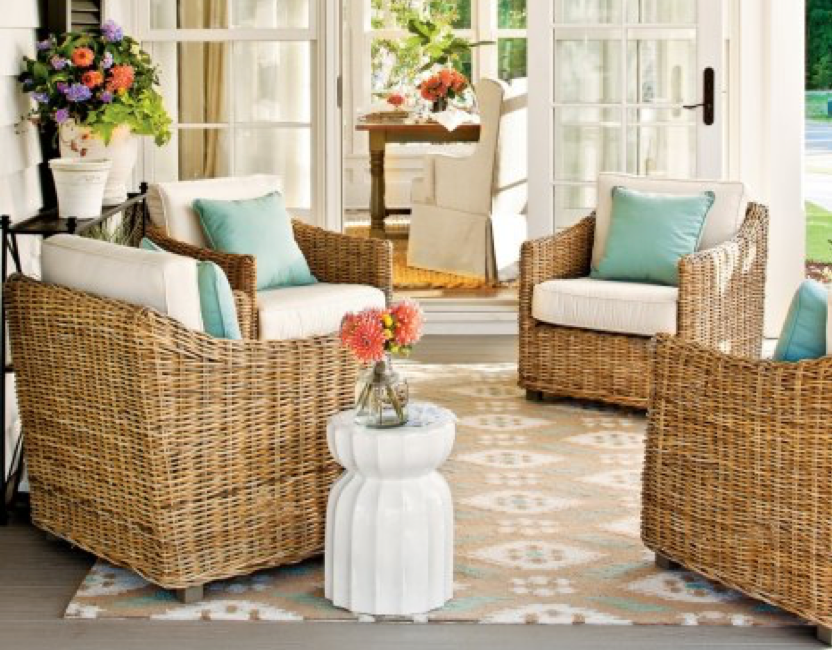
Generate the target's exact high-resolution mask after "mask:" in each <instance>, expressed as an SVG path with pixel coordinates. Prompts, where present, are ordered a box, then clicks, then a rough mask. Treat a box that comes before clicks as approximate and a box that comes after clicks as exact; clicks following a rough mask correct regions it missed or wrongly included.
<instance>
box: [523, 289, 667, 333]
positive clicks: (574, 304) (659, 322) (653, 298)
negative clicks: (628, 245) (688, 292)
mask: <svg viewBox="0 0 832 650" xmlns="http://www.w3.org/2000/svg"><path fill="white" fill-rule="evenodd" d="M678 302H679V289H678V288H677V287H666V286H660V285H655V284H641V283H637V282H613V281H609V280H593V279H591V278H578V279H575V280H550V281H549V282H543V283H542V284H539V285H537V286H536V287H535V288H534V294H533V296H532V316H534V318H535V319H537V320H539V321H543V322H544V323H550V324H552V325H563V326H564V327H577V328H581V329H588V330H598V331H602V332H615V333H618V334H634V335H637V336H653V335H654V334H658V333H659V332H667V333H669V334H675V333H676V311H677V304H678Z"/></svg>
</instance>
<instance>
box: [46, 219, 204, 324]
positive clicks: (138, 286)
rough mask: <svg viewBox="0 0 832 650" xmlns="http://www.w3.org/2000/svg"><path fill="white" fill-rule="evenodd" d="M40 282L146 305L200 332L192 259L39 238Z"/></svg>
mask: <svg viewBox="0 0 832 650" xmlns="http://www.w3.org/2000/svg"><path fill="white" fill-rule="evenodd" d="M41 277H42V279H43V281H44V282H49V283H52V284H58V285H61V286H64V287H68V288H70V289H77V290H79V291H85V292H87V293H91V294H94V295H97V296H101V297H103V298H112V299H115V300H123V301H125V302H129V303H131V304H134V305H140V306H143V307H151V308H153V309H155V310H156V311H158V312H161V313H162V314H166V315H168V316H170V317H171V318H174V319H176V320H178V321H179V322H180V323H182V324H183V325H184V326H185V327H188V328H190V329H193V330H197V331H199V332H202V331H204V328H203V324H202V312H201V310H200V306H199V285H198V281H197V262H196V260H193V259H190V258H188V257H182V256H181V255H174V254H172V253H161V252H156V251H147V250H142V249H139V248H130V247H127V246H119V245H117V244H111V243H109V242H103V241H97V240H94V239H87V238H84V237H78V236H75V235H56V236H54V237H50V238H49V239H46V240H44V242H43V249H42V252H41Z"/></svg>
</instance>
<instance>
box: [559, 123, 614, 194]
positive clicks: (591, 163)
mask: <svg viewBox="0 0 832 650" xmlns="http://www.w3.org/2000/svg"><path fill="white" fill-rule="evenodd" d="M621 137H622V135H621V112H620V110H619V109H617V108H561V109H557V110H556V111H555V141H554V143H553V145H554V146H553V152H554V158H555V180H558V181H591V182H594V181H595V179H596V178H597V177H598V173H599V172H607V171H612V172H615V171H620V170H621V168H622V165H621ZM582 207H583V206H582Z"/></svg>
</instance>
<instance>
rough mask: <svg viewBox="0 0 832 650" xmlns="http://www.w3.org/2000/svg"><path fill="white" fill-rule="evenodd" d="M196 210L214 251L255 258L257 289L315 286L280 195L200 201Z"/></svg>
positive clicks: (196, 203) (196, 205)
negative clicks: (237, 199)
mask: <svg viewBox="0 0 832 650" xmlns="http://www.w3.org/2000/svg"><path fill="white" fill-rule="evenodd" d="M194 209H195V210H196V212H197V214H198V215H199V220H200V222H202V229H203V230H204V231H205V236H206V237H207V238H208V241H209V243H210V244H211V247H212V248H213V249H214V250H218V251H223V252H226V253H238V254H244V255H254V257H255V258H256V259H257V289H258V290H260V289H272V288H275V287H296V286H302V285H306V284H315V283H316V282H317V280H316V279H315V276H314V275H312V272H311V271H310V270H309V265H308V264H307V263H306V258H305V257H304V256H303V252H302V251H301V250H300V247H299V246H298V244H297V242H296V241H295V235H294V232H293V231H292V221H291V219H290V218H289V215H288V213H287V212H286V207H285V206H284V204H283V197H282V196H280V194H279V193H278V192H273V193H271V194H267V195H266V196H261V197H260V198H256V199H245V200H240V201H216V200H213V199H197V200H196V201H194Z"/></svg>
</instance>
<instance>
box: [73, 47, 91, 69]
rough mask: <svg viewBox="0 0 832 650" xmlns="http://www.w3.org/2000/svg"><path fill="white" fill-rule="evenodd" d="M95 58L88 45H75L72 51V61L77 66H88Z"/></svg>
mask: <svg viewBox="0 0 832 650" xmlns="http://www.w3.org/2000/svg"><path fill="white" fill-rule="evenodd" d="M94 60H95V54H94V53H93V51H92V50H91V49H90V48H88V47H76V48H75V49H74V50H73V51H72V63H74V64H75V65H77V66H78V67H79V68H89V67H90V66H91V65H92V62H93V61H94Z"/></svg>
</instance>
